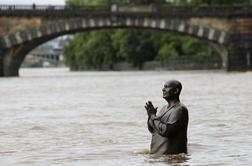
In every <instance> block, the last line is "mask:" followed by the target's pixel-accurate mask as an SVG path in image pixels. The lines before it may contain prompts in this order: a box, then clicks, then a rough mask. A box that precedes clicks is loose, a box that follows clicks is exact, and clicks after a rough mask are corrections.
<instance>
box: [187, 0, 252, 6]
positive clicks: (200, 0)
mask: <svg viewBox="0 0 252 166" xmlns="http://www.w3.org/2000/svg"><path fill="white" fill-rule="evenodd" d="M190 3H191V4H197V5H199V4H200V5H201V4H204V5H239V4H250V0H191V2H190Z"/></svg>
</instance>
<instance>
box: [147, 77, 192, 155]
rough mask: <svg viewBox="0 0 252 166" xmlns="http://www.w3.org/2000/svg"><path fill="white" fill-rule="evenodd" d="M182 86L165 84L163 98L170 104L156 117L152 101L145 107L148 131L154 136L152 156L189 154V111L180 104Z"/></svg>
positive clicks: (175, 81) (177, 82) (172, 83)
mask: <svg viewBox="0 0 252 166" xmlns="http://www.w3.org/2000/svg"><path fill="white" fill-rule="evenodd" d="M181 90H182V84H181V83H180V82H179V81H177V80H171V81H168V82H166V83H165V84H164V88H163V90H162V91H163V98H164V99H165V100H166V101H167V102H168V105H165V106H164V107H163V108H162V109H161V110H160V111H159V113H158V114H157V115H156V112H157V108H155V107H154V106H153V104H152V103H151V101H148V102H147V103H146V105H145V109H146V110H147V114H148V122H147V124H148V129H149V131H150V133H151V134H152V140H151V151H150V153H151V154H158V155H166V154H178V153H187V126H188V119H189V117H188V111H187V108H186V107H185V106H184V105H183V104H182V103H180V100H179V95H180V92H181Z"/></svg>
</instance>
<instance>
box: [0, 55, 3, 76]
mask: <svg viewBox="0 0 252 166" xmlns="http://www.w3.org/2000/svg"><path fill="white" fill-rule="evenodd" d="M3 65H4V63H3V51H2V50H0V77H3V76H4V66H3Z"/></svg>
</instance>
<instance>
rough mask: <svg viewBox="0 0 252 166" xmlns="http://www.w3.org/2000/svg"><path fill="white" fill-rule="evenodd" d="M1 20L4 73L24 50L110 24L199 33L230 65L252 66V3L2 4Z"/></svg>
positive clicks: (0, 72) (15, 66)
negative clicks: (172, 4)
mask: <svg viewBox="0 0 252 166" xmlns="http://www.w3.org/2000/svg"><path fill="white" fill-rule="evenodd" d="M1 20H2V21H1ZM0 24H1V27H2V29H1V28H0V76H18V75H19V68H20V66H21V64H22V62H23V60H24V58H25V56H26V55H27V54H28V53H29V52H30V51H31V50H32V49H34V48H35V47H37V46H39V45H40V44H42V43H44V42H47V41H49V40H52V39H54V38H56V37H58V36H62V35H65V34H74V33H77V32H82V31H89V30H97V29H108V28H141V29H157V30H162V31H171V32H175V33H179V34H182V35H189V36H194V37H196V38H199V39H201V40H205V41H207V42H209V43H210V44H211V45H213V46H214V47H215V48H216V50H217V51H218V52H219V53H220V55H221V57H222V61H223V65H222V66H223V68H225V69H226V70H227V71H247V70H249V69H251V66H252V65H251V64H252V63H251V62H252V6H234V7H230V6H211V7H207V6H169V5H148V6H129V5H128V6H127V5H123V6H121V5H115V4H114V5H113V4H112V5H108V6H95V7H94V6H85V7H74V8H73V7H72V8H69V7H64V6H13V5H12V6H8V5H5V6H3V5H2V6H1V5H0ZM20 24H25V25H24V26H20V27H19V25H20ZM3 27H4V28H3Z"/></svg>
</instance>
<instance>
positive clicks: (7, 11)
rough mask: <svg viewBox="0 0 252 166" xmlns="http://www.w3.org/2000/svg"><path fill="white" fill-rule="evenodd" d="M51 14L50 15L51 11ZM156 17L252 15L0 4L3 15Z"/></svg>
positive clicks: (206, 9) (235, 9)
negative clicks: (151, 15)
mask: <svg viewBox="0 0 252 166" xmlns="http://www.w3.org/2000/svg"><path fill="white" fill-rule="evenodd" d="M48 11H50V12H48ZM111 13H112V14H124V15H127V14H128V15H131V14H154V15H164V16H171V17H173V16H176V17H191V16H196V17H208V16H209V17H213V16H217V17H229V16H238V17H239V16H243V17H244V16H250V17H251V16H252V6H251V5H250V6H172V5H164V4H163V5H158V4H152V5H141V6H136V5H117V4H111V5H104V6H57V5H56V6H54V5H49V6H46V5H35V4H34V5H0V16H1V15H7V16H10V15H16V16H19V15H22V14H24V15H29V14H30V15H33V14H34V15H41V16H48V15H50V14H51V16H52V17H53V16H56V17H58V16H60V17H62V16H63V17H64V16H84V15H86V14H96V15H99V14H100V15H101V14H111Z"/></svg>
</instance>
